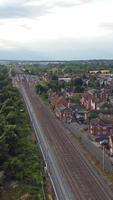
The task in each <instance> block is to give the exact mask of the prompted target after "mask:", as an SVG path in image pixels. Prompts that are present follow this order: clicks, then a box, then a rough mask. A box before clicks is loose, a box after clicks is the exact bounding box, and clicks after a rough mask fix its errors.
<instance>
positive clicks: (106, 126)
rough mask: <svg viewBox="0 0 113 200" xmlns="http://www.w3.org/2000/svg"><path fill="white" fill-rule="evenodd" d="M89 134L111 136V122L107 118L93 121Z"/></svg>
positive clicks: (112, 122)
mask: <svg viewBox="0 0 113 200" xmlns="http://www.w3.org/2000/svg"><path fill="white" fill-rule="evenodd" d="M90 134H92V135H95V136H100V135H104V136H105V135H106V136H110V135H112V134H113V120H111V119H109V118H107V117H106V118H103V117H102V118H99V119H93V120H91V122H90Z"/></svg>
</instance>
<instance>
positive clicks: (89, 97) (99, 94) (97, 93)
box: [80, 89, 108, 110]
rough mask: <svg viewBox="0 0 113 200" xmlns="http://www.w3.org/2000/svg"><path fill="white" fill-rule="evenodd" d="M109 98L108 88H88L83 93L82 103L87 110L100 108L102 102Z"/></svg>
mask: <svg viewBox="0 0 113 200" xmlns="http://www.w3.org/2000/svg"><path fill="white" fill-rule="evenodd" d="M107 99H108V92H107V90H106V89H101V90H95V89H92V90H88V91H86V92H84V93H83V94H82V95H81V100H80V102H81V104H82V105H83V106H84V107H85V108H86V109H87V110H99V109H100V106H101V104H102V102H106V101H107Z"/></svg>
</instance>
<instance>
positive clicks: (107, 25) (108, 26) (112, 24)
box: [101, 22, 113, 31]
mask: <svg viewBox="0 0 113 200" xmlns="http://www.w3.org/2000/svg"><path fill="white" fill-rule="evenodd" d="M101 27H102V28H105V29H107V30H111V31H113V22H105V23H102V24H101Z"/></svg>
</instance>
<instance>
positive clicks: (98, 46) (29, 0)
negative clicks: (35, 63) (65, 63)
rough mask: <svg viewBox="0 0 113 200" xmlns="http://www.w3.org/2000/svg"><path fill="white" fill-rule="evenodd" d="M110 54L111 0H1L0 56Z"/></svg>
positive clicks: (88, 56) (112, 49) (112, 32)
mask: <svg viewBox="0 0 113 200" xmlns="http://www.w3.org/2000/svg"><path fill="white" fill-rule="evenodd" d="M95 58H96V59H98V58H101V59H102V58H106V59H111V58H113V0H0V59H30V60H31V59H33V60H41V59H45V60H46V59H60V60H64V59H66V60H71V59H95Z"/></svg>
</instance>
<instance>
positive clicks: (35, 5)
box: [0, 0, 92, 19]
mask: <svg viewBox="0 0 113 200" xmlns="http://www.w3.org/2000/svg"><path fill="white" fill-rule="evenodd" d="M89 2H92V0H70V1H69V0H65V1H64V0H54V1H53V0H37V1H36V0H10V1H9V0H4V1H3V0H1V1H0V18H1V19H6V18H30V17H39V16H42V15H45V14H47V13H50V12H51V11H52V9H54V8H56V7H73V6H78V5H83V4H86V3H89Z"/></svg>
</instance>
